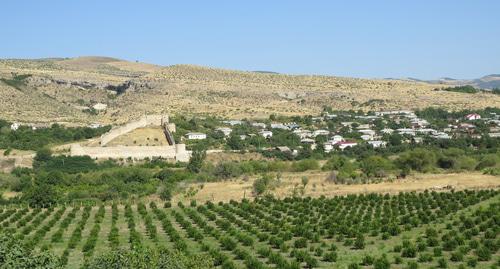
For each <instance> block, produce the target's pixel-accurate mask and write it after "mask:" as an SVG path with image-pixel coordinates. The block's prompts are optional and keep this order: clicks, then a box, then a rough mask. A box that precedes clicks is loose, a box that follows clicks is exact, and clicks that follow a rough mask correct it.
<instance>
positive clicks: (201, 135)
mask: <svg viewBox="0 0 500 269" xmlns="http://www.w3.org/2000/svg"><path fill="white" fill-rule="evenodd" d="M186 138H187V139H189V140H203V139H207V135H206V134H204V133H187V134H186Z"/></svg>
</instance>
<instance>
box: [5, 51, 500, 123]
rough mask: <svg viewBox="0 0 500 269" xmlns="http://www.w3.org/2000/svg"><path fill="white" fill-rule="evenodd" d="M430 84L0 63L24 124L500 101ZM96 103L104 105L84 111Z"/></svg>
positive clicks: (11, 108)
mask: <svg viewBox="0 0 500 269" xmlns="http://www.w3.org/2000/svg"><path fill="white" fill-rule="evenodd" d="M441 86H442V85H441ZM436 87H440V85H438V84H432V83H426V82H418V81H407V80H406V81H405V80H382V79H380V80H368V79H354V78H345V77H332V76H302V75H299V76H291V75H282V74H275V73H263V72H243V71H232V70H222V69H216V68H207V67H201V66H192V65H174V66H168V67H162V66H157V65H152V64H146V63H138V62H128V61H123V60H119V59H114V58H108V57H79V58H71V59H66V58H65V59H63V58H51V59H38V60H0V94H1V95H2V98H1V99H0V116H1V118H4V119H8V120H17V121H19V120H20V121H26V122H54V121H57V122H62V123H67V124H82V123H83V124H84V123H91V122H101V123H106V124H107V123H122V122H125V121H128V120H130V119H131V118H137V117H139V116H140V115H143V114H144V113H169V114H175V113H183V114H195V113H210V114H215V115H220V116H225V117H232V118H243V117H267V116H268V115H269V114H271V113H277V114H286V115H291V114H310V113H317V112H319V111H320V110H321V109H322V107H323V106H331V107H333V108H334V109H363V110H384V109H416V108H423V107H427V106H436V105H439V106H442V107H445V108H448V109H464V108H483V107H487V106H498V104H499V103H500V96H493V95H491V94H487V93H481V94H475V95H474V96H470V95H465V94H461V93H453V92H441V91H433V89H434V88H436ZM98 103H102V104H105V105H107V109H106V110H103V111H96V110H93V109H89V108H92V107H93V106H94V105H95V104H98Z"/></svg>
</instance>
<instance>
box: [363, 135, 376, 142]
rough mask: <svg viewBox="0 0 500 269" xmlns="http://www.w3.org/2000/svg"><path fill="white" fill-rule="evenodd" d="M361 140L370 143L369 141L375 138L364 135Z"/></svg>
mask: <svg viewBox="0 0 500 269" xmlns="http://www.w3.org/2000/svg"><path fill="white" fill-rule="evenodd" d="M361 139H363V140H365V141H368V140H372V139H373V136H371V135H367V134H364V135H362V136H361Z"/></svg>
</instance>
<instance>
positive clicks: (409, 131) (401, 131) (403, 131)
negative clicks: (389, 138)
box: [398, 128, 416, 136]
mask: <svg viewBox="0 0 500 269" xmlns="http://www.w3.org/2000/svg"><path fill="white" fill-rule="evenodd" d="M398 133H399V134H402V135H405V134H407V135H412V136H415V135H416V133H415V130H413V129H408V128H400V129H398Z"/></svg>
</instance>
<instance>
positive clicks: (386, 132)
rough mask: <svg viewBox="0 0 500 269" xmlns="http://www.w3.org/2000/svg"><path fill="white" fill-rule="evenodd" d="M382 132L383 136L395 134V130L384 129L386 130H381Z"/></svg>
mask: <svg viewBox="0 0 500 269" xmlns="http://www.w3.org/2000/svg"><path fill="white" fill-rule="evenodd" d="M381 132H382V133H383V134H392V133H393V132H394V130H393V129H391V128H384V129H382V130H381Z"/></svg>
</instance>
